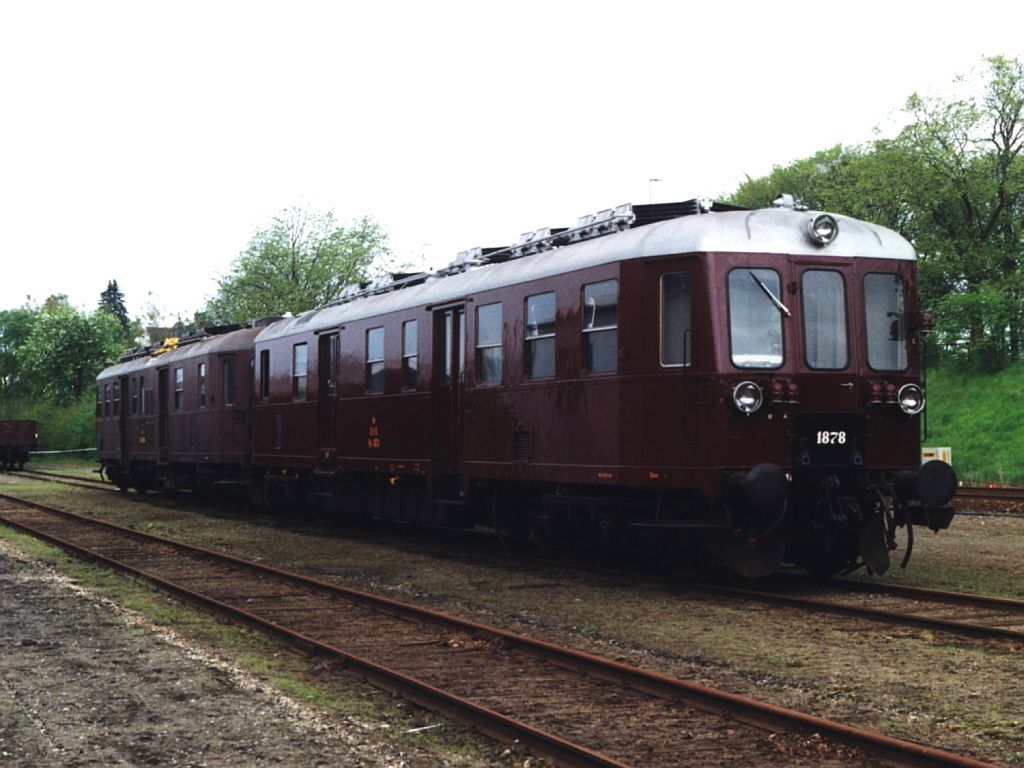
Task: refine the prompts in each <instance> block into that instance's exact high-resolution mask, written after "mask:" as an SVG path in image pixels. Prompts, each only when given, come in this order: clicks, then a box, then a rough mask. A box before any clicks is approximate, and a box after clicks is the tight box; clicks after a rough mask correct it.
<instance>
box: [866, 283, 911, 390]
mask: <svg viewBox="0 0 1024 768" xmlns="http://www.w3.org/2000/svg"><path fill="white" fill-rule="evenodd" d="M864 315H865V324H866V326H867V327H866V329H865V330H866V332H867V337H868V365H869V366H871V367H872V368H873V369H875V370H876V371H902V370H904V369H906V367H907V308H906V296H905V292H904V288H903V279H902V278H901V277H900V276H899V275H895V274H885V273H881V272H874V273H870V274H867V275H865V276H864Z"/></svg>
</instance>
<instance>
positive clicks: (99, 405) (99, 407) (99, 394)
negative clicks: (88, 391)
mask: <svg viewBox="0 0 1024 768" xmlns="http://www.w3.org/2000/svg"><path fill="white" fill-rule="evenodd" d="M96 415H97V416H102V415H103V386H102V385H101V384H97V385H96Z"/></svg>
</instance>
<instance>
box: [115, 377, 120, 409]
mask: <svg viewBox="0 0 1024 768" xmlns="http://www.w3.org/2000/svg"><path fill="white" fill-rule="evenodd" d="M120 413H121V382H119V381H115V382H114V415H115V416H119V415H120Z"/></svg>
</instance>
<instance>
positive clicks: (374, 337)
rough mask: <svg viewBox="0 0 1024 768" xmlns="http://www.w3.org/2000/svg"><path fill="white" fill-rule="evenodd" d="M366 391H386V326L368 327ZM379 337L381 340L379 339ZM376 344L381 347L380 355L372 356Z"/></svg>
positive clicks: (366, 337) (377, 393)
mask: <svg viewBox="0 0 1024 768" xmlns="http://www.w3.org/2000/svg"><path fill="white" fill-rule="evenodd" d="M365 339H366V366H365V369H366V377H365V382H364V383H365V384H366V392H367V393H368V394H374V395H379V394H383V392H384V358H385V356H384V326H383V325H378V326H375V327H373V328H367V329H366V335H365ZM378 339H379V340H378ZM374 346H379V347H380V353H379V356H378V357H370V355H371V353H372V352H374V351H375V350H373V349H372V347H374Z"/></svg>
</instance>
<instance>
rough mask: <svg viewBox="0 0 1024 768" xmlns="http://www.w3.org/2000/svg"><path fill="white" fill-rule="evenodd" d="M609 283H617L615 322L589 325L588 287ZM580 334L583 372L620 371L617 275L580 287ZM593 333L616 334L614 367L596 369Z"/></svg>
mask: <svg viewBox="0 0 1024 768" xmlns="http://www.w3.org/2000/svg"><path fill="white" fill-rule="evenodd" d="M608 283H614V284H615V324H614V325H597V326H591V327H589V328H588V327H587V317H586V314H587V289H588V288H595V287H597V286H601V285H607V284H608ZM596 319H597V305H596V304H595V306H594V320H596ZM580 326H581V327H580V335H581V336H582V342H583V343H582V347H583V373H584V374H586V375H588V376H589V375H597V376H601V375H608V374H613V373H618V371H619V279H618V278H617V277H612V278H608V279H607V280H598V281H597V282H596V283H585V284H584V285H583V286H581V288H580ZM593 334H605V335H608V334H614V338H615V344H614V352H615V353H614V355H613V356H612V363H613V365H612V367H611V368H609V369H604V370H594V361H593V357H594V356H593V351H592V347H591V341H590V337H591V336H592V335H593Z"/></svg>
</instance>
